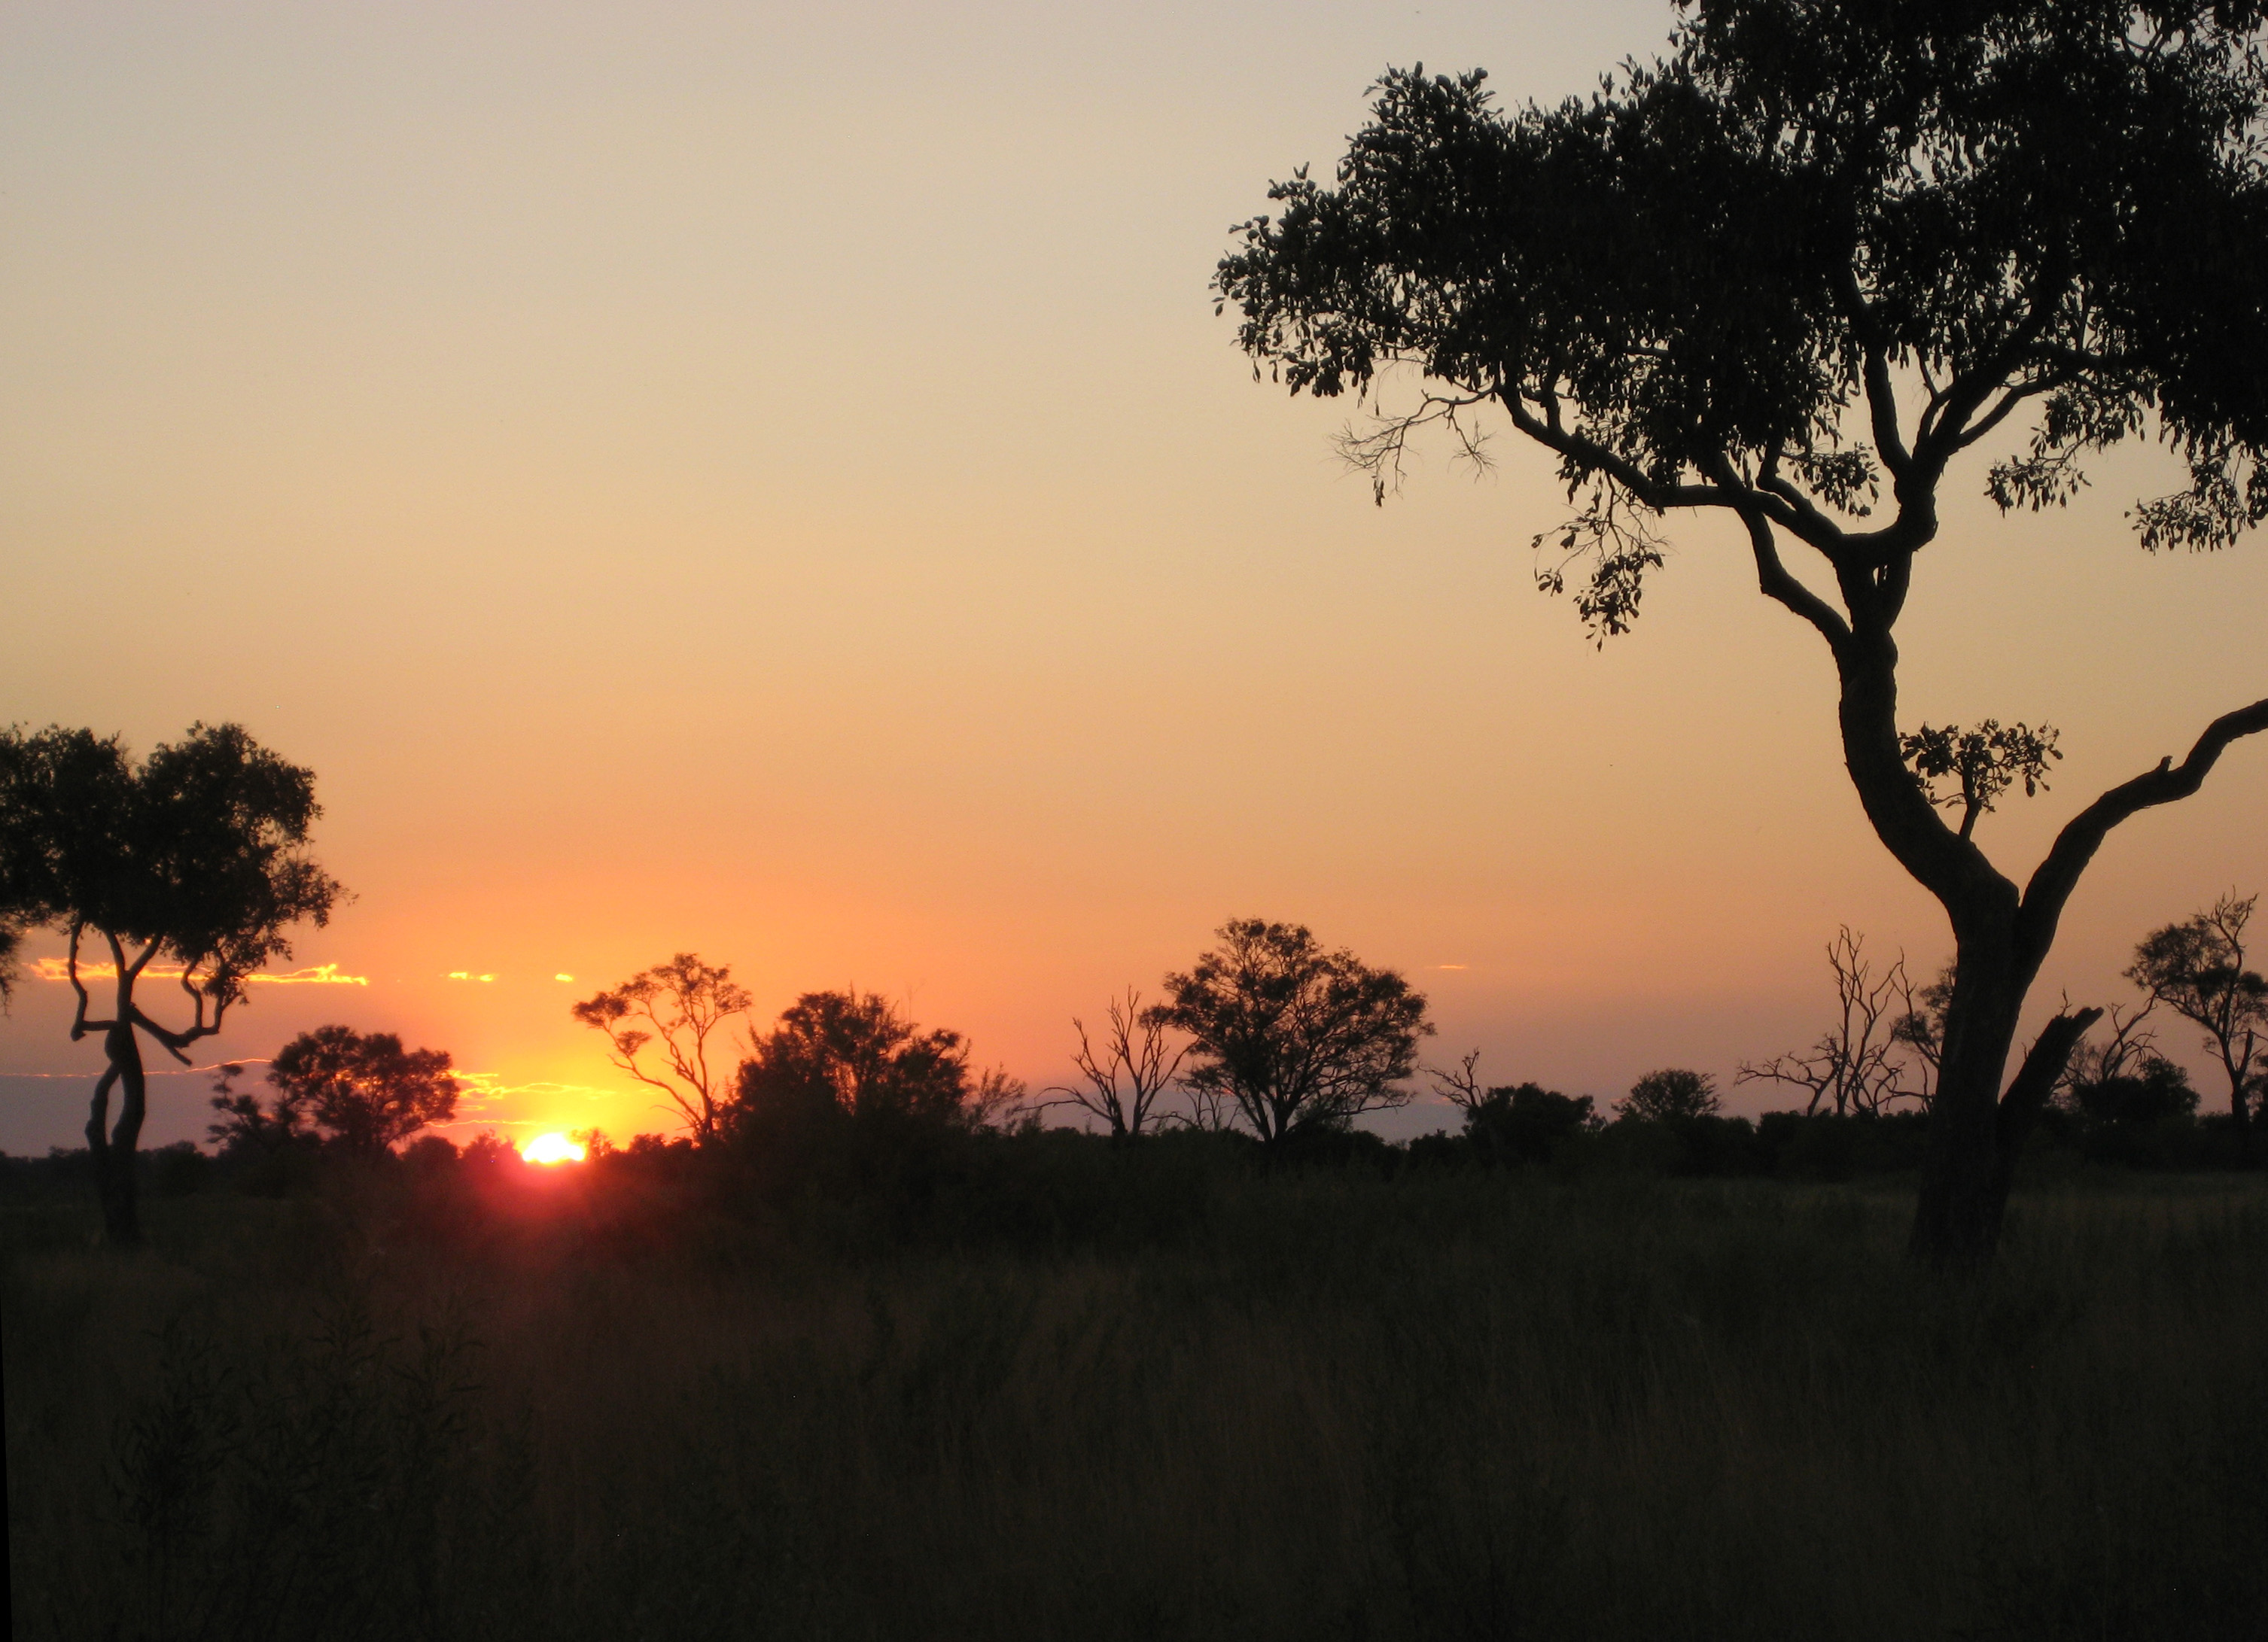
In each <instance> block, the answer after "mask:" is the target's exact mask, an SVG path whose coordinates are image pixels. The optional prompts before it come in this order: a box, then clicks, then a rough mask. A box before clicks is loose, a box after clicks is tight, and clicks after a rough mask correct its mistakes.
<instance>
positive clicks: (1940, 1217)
mask: <svg viewBox="0 0 2268 1642" xmlns="http://www.w3.org/2000/svg"><path fill="white" fill-rule="evenodd" d="M2013 933H2014V932H2013V931H2005V932H2004V931H1998V930H1996V931H1992V932H1989V933H1987V934H1985V935H1981V936H1979V935H1974V934H1972V935H1971V937H1970V939H1969V940H1965V941H1962V942H1960V944H1959V946H1958V948H1957V956H1956V957H1955V970H1954V983H1953V1002H1952V1006H1951V1008H1949V1009H1948V1011H1947V1014H1946V1024H1945V1047H1944V1051H1943V1055H1942V1058H1941V1059H1940V1064H1939V1071H1938V1084H1937V1098H1936V1099H1935V1100H1934V1101H1933V1102H1932V1103H1931V1104H1930V1114H1929V1141H1928V1150H1927V1151H1926V1154H1925V1155H1924V1158H1923V1162H1922V1174H1921V1192H1920V1196H1919V1199H1918V1201H1917V1202H1916V1203H1915V1206H1914V1221H1913V1231H1912V1234H1911V1238H1910V1240H1909V1242H1908V1250H1909V1252H1911V1254H1912V1256H1913V1257H1915V1258H1916V1259H1918V1260H1919V1261H1921V1262H1923V1263H1924V1264H1927V1265H1929V1266H1931V1267H1933V1268H1934V1269H1936V1270H1939V1271H1964V1270H1973V1269H1975V1268H1977V1267H1979V1266H1982V1265H1985V1264H1988V1263H1989V1262H1990V1261H1991V1260H1992V1256H1993V1253H1994V1251H1995V1250H1997V1249H1998V1248H1999V1242H2000V1226H2001V1222H2002V1221H2003V1219H2004V1217H2005V1216H2006V1213H2007V1206H2008V1191H2009V1188H2010V1187H2011V1186H2012V1185H2014V1182H2015V1176H2016V1162H2017V1159H2018V1157H2019V1156H2020V1155H2021V1154H2022V1151H2023V1147H2024V1142H2025V1141H2026V1140H2028V1139H2029V1137H2030V1134H2031V1132H2032V1128H2033V1125H2034V1124H2035V1123H2036V1122H2037V1120H2038V1118H2039V1114H2040V1112H2041V1111H2042V1110H2043V1109H2044V1108H2045V1106H2046V1105H2047V1101H2048V1096H2049V1095H2050V1094H2051V1092H2052V1091H2053V1089H2054V1088H2055V1082H2056V1080H2057V1079H2058V1077H2060V1076H2061V1075H2062V1074H2063V1069H2064V1066H2065V1063H2066V1061H2068V1060H2069V1059H2070V1058H2071V1052H2072V1050H2073V1048H2075V1047H2076V1046H2077V1045H2078V1043H2079V1040H2080V1037H2083V1036H2084V1035H2085V1034H2086V1032H2087V1029H2088V1027H2090V1026H2092V1025H2093V1024H2094V1023H2095V1021H2096V1020H2097V1019H2098V1018H2099V1017H2100V1016H2101V1015H2102V1011H2101V1010H2100V1009H2095V1008H2086V1009H2080V1010H2077V1011H2075V1012H2073V1013H2072V1014H2069V1015H2057V1016H2056V1017H2055V1018H2054V1019H2053V1020H2051V1021H2050V1022H2049V1023H2047V1025H2046V1026H2045V1027H2043V1029H2042V1030H2041V1032H2040V1035H2039V1037H2038V1038H2037V1039H2036V1041H2035V1042H2034V1044H2033V1045H2032V1048H2031V1050H2030V1051H2029V1052H2028V1053H2027V1054H2026V1055H2025V1057H2024V1063H2023V1065H2022V1067H2020V1068H2019V1069H2018V1071H2017V1074H2016V1075H2015V1077H2014V1079H2013V1080H2012V1081H2010V1082H2009V1084H2008V1086H2007V1092H2006V1093H2005V1094H2004V1093H2003V1092H2002V1090H2001V1085H2000V1080H2001V1076H2002V1074H2004V1073H2005V1072H2006V1070H2007V1064H2008V1051H2009V1049H2010V1048H2011V1047H2012V1046H2013V1045H2014V1042H2015V1037H2016V1023H2017V1019H2018V1016H2019V1015H2021V1012H2022V1009H2023V1007H2024V995H2025V993H2028V992H2029V990H2030V984H2031V979H2032V974H2031V972H2030V971H2033V970H2034V969H2036V965H2030V964H2017V963H2015V962H2014V961H2013V958H2014V954H2013V951H2012V949H2013V947H2014V941H2013V940H2012V939H2010V938H2009V937H2010V936H2012V935H2013Z"/></svg>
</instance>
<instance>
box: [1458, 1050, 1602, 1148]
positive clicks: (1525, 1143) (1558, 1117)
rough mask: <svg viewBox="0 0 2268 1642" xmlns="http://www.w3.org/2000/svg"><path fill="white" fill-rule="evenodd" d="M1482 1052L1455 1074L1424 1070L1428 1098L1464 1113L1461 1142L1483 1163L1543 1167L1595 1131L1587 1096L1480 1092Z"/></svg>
mask: <svg viewBox="0 0 2268 1642" xmlns="http://www.w3.org/2000/svg"><path fill="white" fill-rule="evenodd" d="M1480 1059H1481V1052H1480V1051H1479V1050H1477V1049H1475V1050H1471V1051H1469V1052H1467V1053H1466V1054H1465V1056H1464V1058H1463V1059H1461V1060H1459V1061H1458V1062H1457V1065H1456V1067H1455V1069H1454V1070H1445V1069H1443V1068H1441V1067H1427V1068H1426V1075H1427V1076H1428V1077H1430V1078H1432V1080H1433V1092H1434V1093H1435V1094H1437V1095H1439V1096H1441V1097H1442V1098H1443V1099H1444V1100H1446V1101H1447V1102H1448V1103H1450V1104H1451V1105H1453V1106H1454V1107H1456V1108H1457V1109H1458V1110H1459V1111H1462V1112H1463V1113H1464V1117H1465V1139H1466V1140H1468V1141H1469V1143H1470V1144H1471V1146H1472V1148H1473V1151H1474V1153H1475V1155H1477V1156H1478V1157H1479V1158H1480V1159H1481V1160H1482V1161H1483V1162H1491V1163H1548V1162H1550V1161H1551V1158H1552V1155H1553V1154H1554V1153H1556V1152H1557V1150H1558V1149H1559V1148H1560V1147H1561V1146H1563V1145H1565V1143H1566V1142H1567V1141H1568V1140H1572V1138H1573V1137H1575V1136H1576V1135H1579V1134H1581V1133H1584V1132H1585V1131H1586V1130H1588V1129H1591V1128H1594V1127H1596V1126H1597V1125H1598V1122H1599V1118H1598V1114H1597V1113H1596V1112H1595V1111H1594V1110H1593V1103H1592V1100H1591V1097H1590V1096H1588V1095H1572V1096H1570V1095H1562V1094H1560V1093H1559V1092H1558V1091H1557V1089H1545V1088H1544V1087H1543V1085H1542V1084H1540V1083H1518V1084H1510V1083H1507V1084H1499V1085H1498V1086H1496V1087H1494V1088H1483V1087H1482V1084H1481V1079H1480V1069H1479V1068H1480Z"/></svg>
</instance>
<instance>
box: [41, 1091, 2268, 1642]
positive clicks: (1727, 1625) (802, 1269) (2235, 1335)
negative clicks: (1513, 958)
mask: <svg viewBox="0 0 2268 1642" xmlns="http://www.w3.org/2000/svg"><path fill="white" fill-rule="evenodd" d="M1007 1144H1009V1143H1008V1142H1005V1141H1004V1142H1003V1145H1004V1146H1005V1145H1007ZM1014 1144H1016V1145H1020V1146H1022V1147H1025V1148H1026V1150H1027V1163H1026V1166H1028V1167H1030V1168H1032V1169H1036V1170H1038V1171H1039V1172H1041V1173H1043V1174H1044V1175H1046V1177H1048V1184H1046V1186H1045V1189H1044V1190H1037V1189H1035V1190H1033V1191H1027V1192H1025V1193H1024V1194H1022V1196H1021V1197H1020V1199H1018V1200H1019V1201H1020V1203H1021V1205H1022V1207H1021V1208H1020V1210H1019V1211H1018V1212H1017V1213H1016V1214H1014V1215H1011V1216H1005V1217H1004V1216H1002V1215H999V1214H997V1213H988V1214H987V1215H985V1216H976V1215H969V1214H956V1213H954V1210H953V1207H952V1205H951V1203H950V1202H949V1201H945V1200H942V1199H940V1200H939V1203H937V1204H935V1205H933V1206H932V1213H930V1215H929V1216H928V1218H927V1220H926V1221H925V1222H924V1225H923V1226H921V1227H918V1228H908V1227H906V1226H903V1225H889V1224H884V1223H881V1222H879V1221H868V1220H864V1219H862V1218H861V1217H860V1213H859V1212H858V1209H857V1208H856V1206H855V1205H852V1206H840V1205H838V1206H833V1207H828V1206H819V1205H813V1206H807V1211H808V1212H805V1213H795V1214H778V1213H774V1214H770V1215H748V1214H740V1213H733V1212H731V1210H730V1207H729V1205H728V1204H726V1203H725V1202H723V1201H722V1200H721V1199H719V1198H718V1195H717V1194H716V1193H715V1192H714V1191H710V1190H708V1189H706V1188H705V1187H703V1185H702V1184H701V1183H699V1182H697V1181H689V1179H688V1178H686V1177H684V1171H682V1170H680V1171H679V1172H678V1173H677V1174H676V1175H672V1174H671V1173H670V1172H669V1171H668V1170H667V1169H665V1168H663V1167H662V1166H661V1164H659V1162H656V1161H655V1160H654V1159H652V1158H647V1159H644V1160H640V1159H637V1158H630V1157H623V1156H617V1157H615V1158H612V1159H608V1160H607V1162H606V1163H605V1165H604V1166H603V1167H601V1166H599V1165H593V1166H589V1167H587V1168H585V1169H583V1170H581V1171H575V1170H566V1171H559V1172H555V1173H548V1174H546V1173H539V1172H538V1171H534V1170H531V1169H521V1168H520V1167H519V1165H517V1164H516V1163H507V1162H496V1161H491V1162H490V1163H488V1164H485V1165H482V1166H481V1167H475V1166H474V1165H473V1164H471V1163H461V1164H459V1165H456V1166H453V1167H450V1168H439V1169H429V1170H425V1171H423V1172H421V1171H418V1170H416V1169H409V1168H404V1167H388V1168H384V1169H370V1170H364V1171H355V1170H342V1171H339V1172H337V1173H335V1174H334V1175H332V1176H330V1177H327V1178H325V1179H322V1180H320V1181H318V1182H316V1183H314V1184H313V1185H311V1186H308V1187H306V1188H305V1189H302V1190H298V1191H293V1192H290V1193H286V1194H284V1195H282V1196H277V1197H260V1196H251V1195H244V1194H241V1193H230V1192H217V1191H207V1192H202V1193H196V1194H191V1195H182V1196H176V1197H159V1198H157V1199H152V1200H151V1202H150V1204H149V1205H148V1209H149V1216H148V1219H149V1230H150V1237H149V1242H148V1246H147V1247H146V1248H145V1249H144V1250H141V1251H138V1252H130V1253H121V1252H116V1251H109V1250H100V1249H96V1248H94V1247H92V1244H93V1241H94V1234H95V1230H96V1224H97V1221H96V1216H95V1213H94V1210H93V1208H92V1206H91V1204H89V1203H87V1202H86V1201H84V1200H83V1199H80V1198H79V1197H77V1196H75V1195H71V1196H66V1195H63V1194H61V1193H58V1192H42V1191H28V1190H26V1191H18V1192H17V1193H16V1195H15V1199H14V1200H13V1201H11V1203H9V1204H8V1205H7V1206H6V1211H5V1215H4V1227H5V1231H4V1236H5V1277H4V1294H0V1301H4V1307H5V1314H4V1321H5V1340H6V1359H5V1369H6V1387H7V1443H8V1488H9V1520H10V1524H11V1536H10V1537H11V1551H10V1558H11V1575H12V1579H11V1590H12V1596H11V1602H12V1623H13V1626H14V1633H15V1634H16V1635H17V1636H18V1637H22V1638H49V1637H53V1638H82V1637H84V1638H97V1637H120V1638H143V1637H152V1638H154V1637H169V1638H170V1637H181V1638H192V1637H194V1638H207V1637H210V1638H318V1637H321V1638H331V1637H337V1638H357V1637H388V1638H391V1637H435V1638H439V1637H460V1636H461V1637H468V1638H469V1637H482V1638H486V1637H516V1636H528V1637H545V1638H576V1637H592V1638H634V1637H651V1638H696V1637H709V1636H719V1637H723V1636H731V1637H762V1636H783V1637H798V1638H821V1637H843V1638H911V1637H923V1638H931V1637H956V1638H959V1637H967V1638H995V1637H997V1638H1070V1637H1082V1638H1084V1637H1094V1638H1122V1637H1123V1638H1161V1637H1188V1638H1215V1637H1218V1638H1403V1637H1408V1638H1418V1637H1426V1638H1468V1637H1469V1638H1496V1637H1549V1638H1561V1637H1566V1638H1587V1637H1598V1638H1609V1637H1613V1638H1622V1637H1628V1638H1641V1637H1642V1638H1744V1637H1758V1638H1763V1637H1771V1638H1797V1637H1804V1638H1818V1637H1852V1638H1876V1637H1880V1638H1916V1637H2007V1638H2019V1637H2043V1638H2044V1637H2070V1636H2085V1637H2137V1638H2139V1637H2166V1638H2175V1637H2181V1638H2219V1637H2230V1638H2235V1637H2258V1636H2261V1635H2263V1634H2268V1619H2264V1616H2268V1377H2264V1367H2263V1365H2264V1364H2268V1181H2264V1180H2262V1179H2260V1178H2258V1177H2256V1176H2250V1175H2245V1174H2213V1175H2142V1174H2130V1173H2125V1172H2123V1171H2120V1172H2109V1171H2105V1172H2102V1173H2100V1174H2096V1173H2092V1172H2089V1171H2087V1170H2080V1171H2076V1172H2075V1173H2073V1177H2071V1178H2069V1179H2067V1180H2066V1181H2063V1182H2060V1183H2058V1184H2052V1185H2043V1184H2036V1185H2034V1186H2032V1187H2029V1188H2025V1189H2021V1190H2020V1191H2019V1193H2018V1196H2017V1198H2016V1200H2015V1202H2014V1206H2013V1208H2012V1212H2011V1219H2010V1223H2009V1228H2008V1234H2007V1240H2006V1242H2005V1245H2004V1247H2003V1250H2002V1252H2001V1255H2000V1257H1999V1260H1998V1262H1997V1264H1995V1265H1994V1266H1993V1268H1992V1270H1991V1271H1990V1272H1988V1273H1986V1274H1985V1275H1983V1276H1981V1277H1972V1278H1965V1279H1945V1278H1940V1277H1933V1276H1932V1275H1930V1274H1928V1273H1927V1272H1924V1271H1921V1270H1919V1269H1918V1268H1916V1267H1915V1266H1914V1265H1912V1264H1911V1263H1909V1262H1908V1261H1907V1260H1906V1259H1905V1258H1904V1254H1903V1249H1904V1237H1905V1233H1906V1229H1907V1226H1908V1222H1909V1219H1910V1215H1911V1186H1910V1184H1898V1183H1895V1182H1894V1183H1892V1184H1868V1183H1861V1184H1843V1185H1831V1184H1800V1183H1791V1182H1786V1181H1771V1180H1756V1181H1710V1180H1674V1179H1661V1178H1653V1177H1631V1176H1626V1175H1618V1174H1613V1173H1601V1174H1592V1175H1588V1176H1569V1175H1568V1174H1566V1173H1565V1171H1559V1172H1554V1171H1552V1170H1550V1169H1507V1170H1501V1171H1489V1170H1484V1169H1434V1170H1423V1169H1403V1170H1401V1171H1399V1172H1398V1173H1397V1174H1395V1175H1394V1176H1393V1177H1384V1176H1383V1175H1382V1174H1381V1171H1380V1170H1378V1169H1373V1168H1367V1167H1361V1166H1356V1165H1351V1164H1342V1165H1329V1166H1317V1167H1314V1168H1310V1169H1273V1170H1268V1171H1262V1170H1259V1169H1255V1168H1253V1167H1251V1166H1250V1165H1249V1163H1248V1162H1247V1161H1246V1156H1245V1154H1243V1153H1242V1152H1241V1151H1239V1150H1237V1149H1235V1148H1233V1147H1223V1146H1219V1145H1215V1144H1212V1143H1211V1138H1210V1137H1202V1136H1183V1137H1172V1136H1169V1137H1166V1138H1164V1139H1163V1140H1160V1141H1157V1142H1152V1143H1147V1144H1145V1146H1143V1147H1137V1148H1134V1151H1133V1153H1132V1154H1129V1153H1127V1152H1125V1151H1123V1150H1121V1151H1114V1150H1112V1149H1111V1148H1108V1147H1105V1146H1103V1145H1102V1144H1101V1142H1099V1141H1096V1142H1087V1141H1085V1140H1082V1139H1081V1138H1079V1137H1075V1136H1058V1137H1053V1138H1049V1137H1030V1136H1027V1137H1025V1138H1024V1139H1022V1140H1019V1141H1016V1142H1014ZM987 1200H988V1201H992V1202H996V1203H997V1202H998V1201H1000V1200H1001V1198H1000V1194H999V1193H998V1192H997V1191H995V1192H993V1193H992V1194H991V1195H990V1198H989V1199H987ZM1065 1205H1072V1206H1079V1205H1084V1206H1086V1207H1084V1208H1073V1209H1071V1210H1066V1209H1065V1208H1064V1206H1065Z"/></svg>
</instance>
